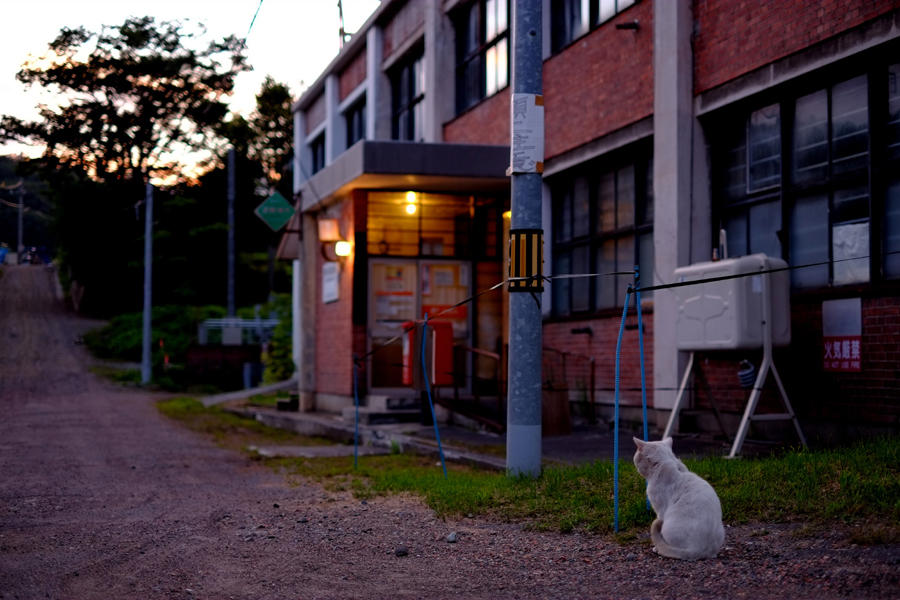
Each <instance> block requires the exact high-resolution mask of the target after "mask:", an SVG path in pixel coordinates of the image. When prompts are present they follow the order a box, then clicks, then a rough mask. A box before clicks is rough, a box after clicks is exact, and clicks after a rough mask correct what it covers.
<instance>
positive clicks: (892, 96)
mask: <svg viewBox="0 0 900 600" xmlns="http://www.w3.org/2000/svg"><path fill="white" fill-rule="evenodd" d="M887 88H888V89H887V92H888V93H887V97H888V110H887V115H888V116H887V127H886V128H885V132H886V136H885V143H886V149H885V150H886V152H885V155H886V159H887V161H888V162H887V165H886V167H887V168H886V169H885V171H886V172H887V173H891V174H892V175H891V176H890V178H889V179H888V181H887V184H886V186H885V195H884V228H883V232H882V236H883V239H882V248H883V252H884V261H883V263H882V264H883V270H884V275H885V277H889V278H892V279H895V278H900V175H898V174H900V64H896V65H891V66H890V67H888V78H887Z"/></svg>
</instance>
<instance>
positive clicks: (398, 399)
mask: <svg viewBox="0 0 900 600" xmlns="http://www.w3.org/2000/svg"><path fill="white" fill-rule="evenodd" d="M365 405H366V406H367V407H368V408H373V409H376V410H381V411H388V410H418V408H419V399H418V398H417V397H415V396H382V395H377V394H369V395H368V396H366V402H365Z"/></svg>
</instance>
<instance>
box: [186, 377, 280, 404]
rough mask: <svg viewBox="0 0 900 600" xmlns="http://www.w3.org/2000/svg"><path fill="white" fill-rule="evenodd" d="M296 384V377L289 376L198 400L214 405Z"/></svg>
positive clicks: (244, 398) (277, 390) (278, 390)
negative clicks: (262, 384) (258, 385)
mask: <svg viewBox="0 0 900 600" xmlns="http://www.w3.org/2000/svg"><path fill="white" fill-rule="evenodd" d="M296 386H297V378H296V377H291V378H290V379H288V380H286V381H279V382H278V383H273V384H271V385H264V386H261V387H255V388H249V389H246V390H238V391H236V392H226V393H224V394H216V395H215V396H207V397H206V398H200V402H202V403H203V406H206V407H210V406H215V405H216V404H222V403H223V402H231V401H233V400H246V399H247V398H249V397H250V396H256V395H257V394H271V393H272V392H280V391H281V390H289V389H291V388H293V387H296Z"/></svg>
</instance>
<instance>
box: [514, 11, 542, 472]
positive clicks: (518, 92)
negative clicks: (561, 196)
mask: <svg viewBox="0 0 900 600" xmlns="http://www.w3.org/2000/svg"><path fill="white" fill-rule="evenodd" d="M511 4H512V10H513V30H512V33H513V40H514V41H513V60H512V65H513V70H512V82H513V95H512V106H511V111H510V113H511V115H510V116H511V126H510V131H511V136H512V139H511V144H510V145H511V148H512V151H511V163H512V164H511V166H510V174H511V176H512V203H511V204H512V206H511V208H512V215H511V220H510V229H511V237H512V231H515V230H525V231H531V232H532V235H534V232H535V231H537V232H539V231H540V230H541V229H542V225H541V185H542V177H543V176H542V172H543V160H544V157H543V146H544V129H543V127H544V125H543V97H542V96H541V95H542V94H543V80H542V69H543V61H542V59H541V52H542V46H543V40H542V37H543V36H542V27H543V25H542V14H541V13H542V2H540V1H529V0H518V1H513V2H512V3H511ZM537 237H538V239H541V236H540V234H539V233H538V234H537ZM538 245H539V244H538ZM534 246H535V244H532V245H531V246H530V248H532V249H533V248H534ZM523 247H524V242H523ZM532 252H538V254H537V256H538V257H540V256H541V254H540V253H539V252H540V249H539V248H538V249H533V250H532ZM523 253H524V252H523ZM531 256H532V257H533V256H534V255H533V254H532V255H531ZM540 260H541V259H540V258H537V259H536V260H535V261H533V262H537V261H540ZM511 272H512V271H511ZM510 290H511V291H514V290H513V288H510ZM539 297H540V294H535V293H533V292H532V293H510V295H509V367H508V368H509V375H508V379H509V401H508V404H507V417H506V422H507V426H506V469H507V472H508V473H509V475H511V476H515V475H519V474H528V475H531V476H532V477H537V476H538V475H540V473H541V345H542V336H541V309H540V306H539V304H538V301H537V298H539Z"/></svg>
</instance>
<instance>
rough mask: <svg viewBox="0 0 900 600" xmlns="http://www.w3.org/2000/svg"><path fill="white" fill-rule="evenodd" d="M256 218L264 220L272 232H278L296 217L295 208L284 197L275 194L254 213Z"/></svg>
mask: <svg viewBox="0 0 900 600" xmlns="http://www.w3.org/2000/svg"><path fill="white" fill-rule="evenodd" d="M253 212H255V213H256V216H257V217H259V218H260V219H262V220H263V222H264V223H265V224H266V225H268V226H269V227H270V228H271V229H272V231H278V230H279V229H281V228H282V227H284V226H285V225H287V222H288V221H290V220H291V217H293V216H294V207H293V206H292V205H291V203H290V202H288V201H287V200H285V198H284V196H282V195H281V194H279V193H278V192H275V193H274V194H272V195H271V196H269V197H268V198H266V199H265V201H263V203H262V204H260V205H259V206H257V207H256V210H255V211H253Z"/></svg>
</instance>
